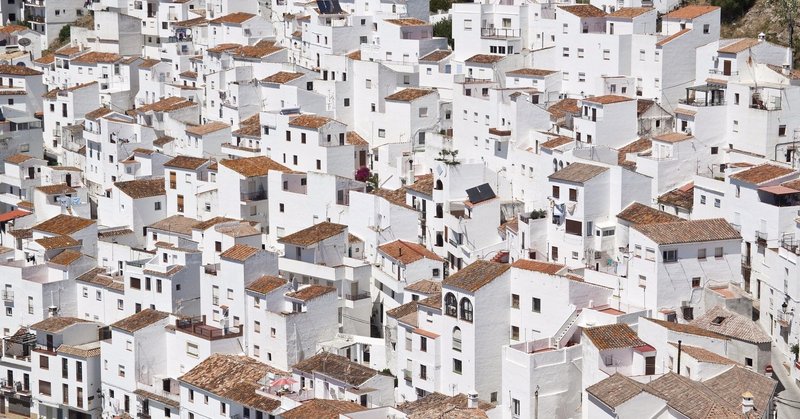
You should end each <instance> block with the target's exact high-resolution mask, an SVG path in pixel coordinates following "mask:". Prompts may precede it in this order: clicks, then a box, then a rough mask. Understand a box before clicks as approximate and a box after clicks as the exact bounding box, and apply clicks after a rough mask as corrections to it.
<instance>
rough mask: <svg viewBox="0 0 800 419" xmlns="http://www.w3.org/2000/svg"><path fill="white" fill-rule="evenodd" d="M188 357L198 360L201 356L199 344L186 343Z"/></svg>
mask: <svg viewBox="0 0 800 419" xmlns="http://www.w3.org/2000/svg"><path fill="white" fill-rule="evenodd" d="M186 355H189V356H190V357H192V358H197V357H198V355H199V352H198V348H197V344H196V343H191V342H186Z"/></svg>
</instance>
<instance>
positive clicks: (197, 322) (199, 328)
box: [175, 318, 242, 340]
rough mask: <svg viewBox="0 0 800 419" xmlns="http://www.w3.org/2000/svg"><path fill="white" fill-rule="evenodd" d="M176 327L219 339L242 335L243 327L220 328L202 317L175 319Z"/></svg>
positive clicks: (207, 338)
mask: <svg viewBox="0 0 800 419" xmlns="http://www.w3.org/2000/svg"><path fill="white" fill-rule="evenodd" d="M175 327H176V328H177V329H178V330H180V331H182V332H185V333H189V334H191V335H194V336H197V337H200V338H203V339H206V340H218V339H227V338H233V337H240V336H242V329H241V327H238V326H234V327H231V328H229V329H228V330H225V329H220V328H218V327H214V326H210V325H207V324H205V322H204V321H203V320H201V319H197V318H190V319H178V320H176V321H175Z"/></svg>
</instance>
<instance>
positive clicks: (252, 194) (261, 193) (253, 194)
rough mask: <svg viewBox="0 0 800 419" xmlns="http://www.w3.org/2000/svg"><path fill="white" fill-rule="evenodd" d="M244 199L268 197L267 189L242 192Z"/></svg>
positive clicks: (242, 198)
mask: <svg viewBox="0 0 800 419" xmlns="http://www.w3.org/2000/svg"><path fill="white" fill-rule="evenodd" d="M240 198H241V200H242V201H245V202H246V201H261V200H264V199H267V191H263V190H262V191H255V192H242V193H241V196H240Z"/></svg>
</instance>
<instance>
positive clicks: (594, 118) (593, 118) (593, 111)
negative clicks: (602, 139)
mask: <svg viewBox="0 0 800 419" xmlns="http://www.w3.org/2000/svg"><path fill="white" fill-rule="evenodd" d="M594 121H597V109H595V108H592V122H594Z"/></svg>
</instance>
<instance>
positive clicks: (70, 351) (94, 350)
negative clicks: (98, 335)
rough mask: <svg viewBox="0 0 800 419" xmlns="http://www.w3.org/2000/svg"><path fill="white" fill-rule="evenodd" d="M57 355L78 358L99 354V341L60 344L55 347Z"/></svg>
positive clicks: (92, 356)
mask: <svg viewBox="0 0 800 419" xmlns="http://www.w3.org/2000/svg"><path fill="white" fill-rule="evenodd" d="M56 353H58V354H59V355H71V356H77V357H79V358H94V357H98V356H100V342H98V341H95V342H91V343H89V344H84V345H77V346H71V345H61V346H59V347H58V348H57V349H56Z"/></svg>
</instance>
